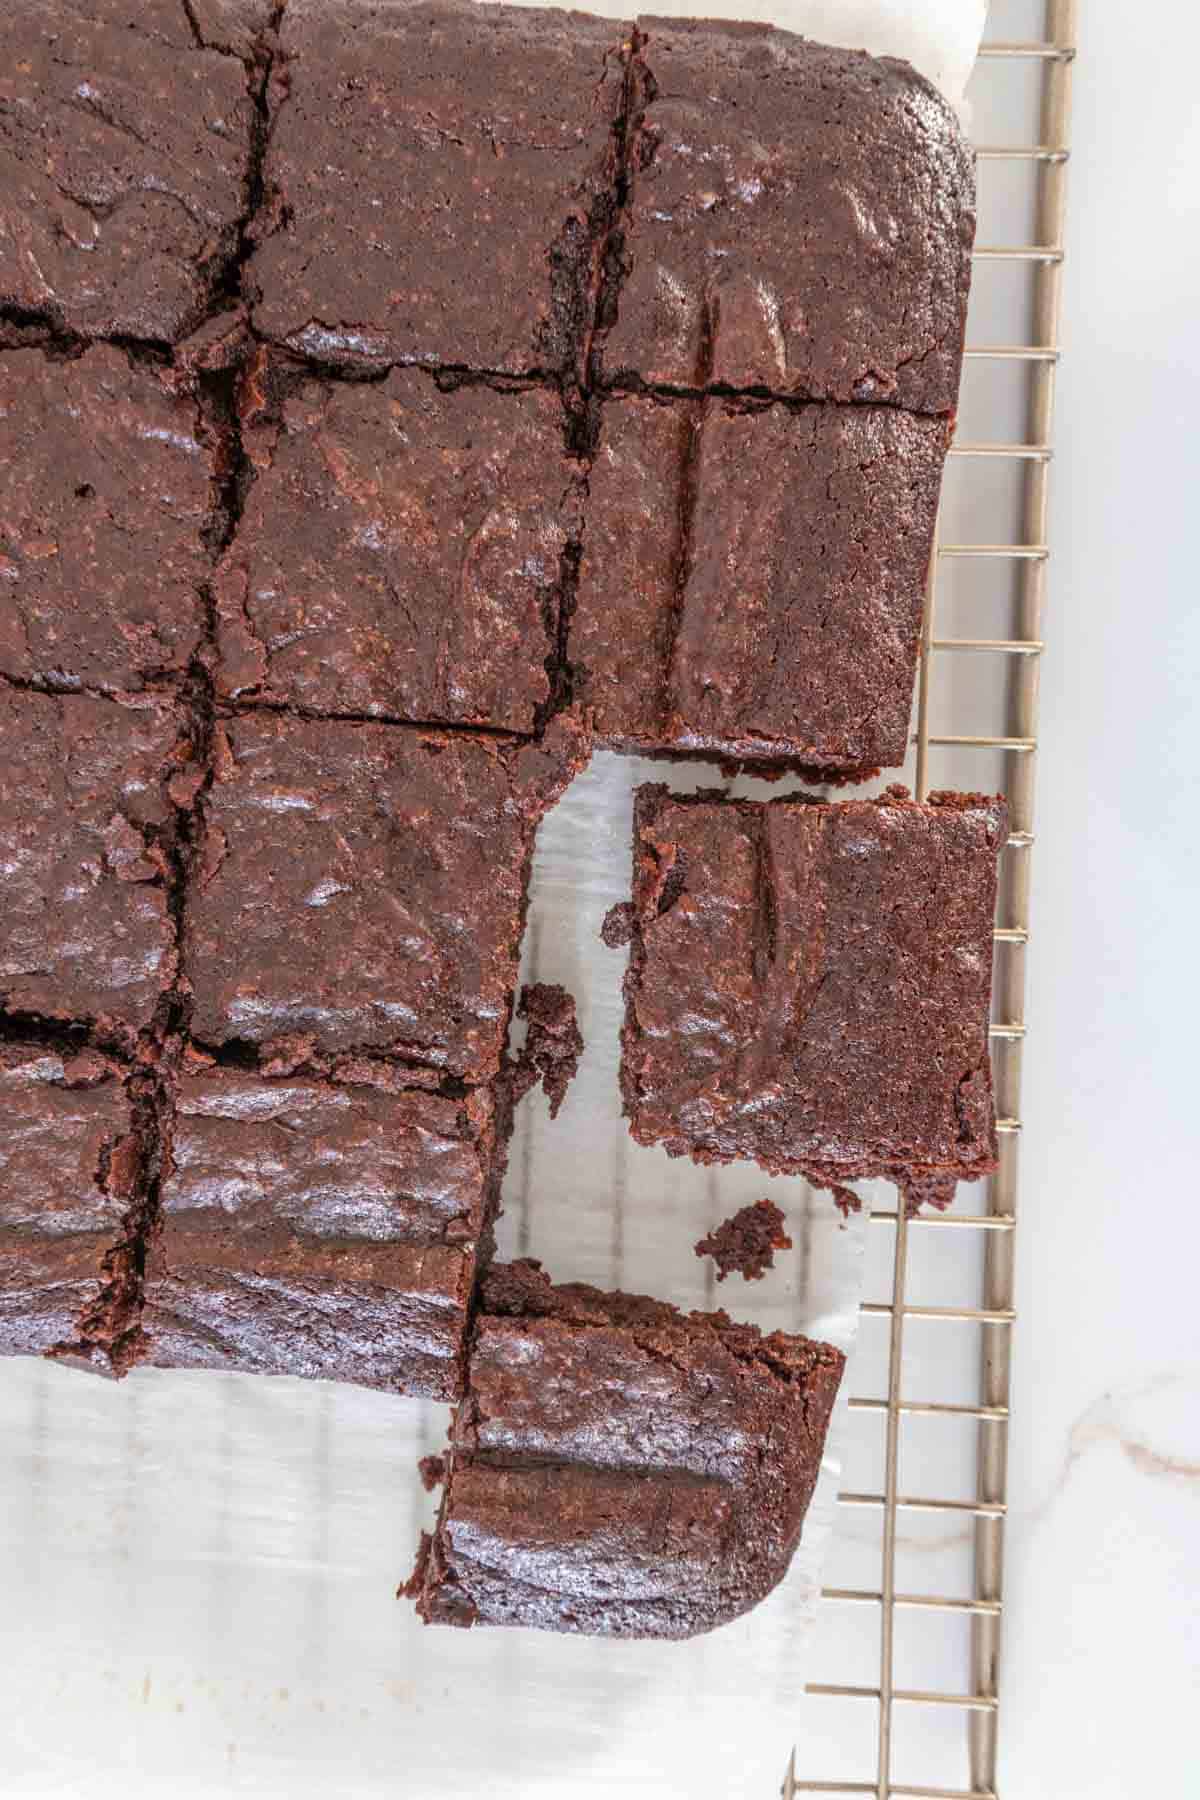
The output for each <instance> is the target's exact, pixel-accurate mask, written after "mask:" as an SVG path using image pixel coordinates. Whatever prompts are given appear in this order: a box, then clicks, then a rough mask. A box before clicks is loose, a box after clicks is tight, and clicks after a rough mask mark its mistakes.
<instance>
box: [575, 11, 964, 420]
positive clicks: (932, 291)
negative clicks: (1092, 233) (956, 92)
mask: <svg viewBox="0 0 1200 1800" xmlns="http://www.w3.org/2000/svg"><path fill="white" fill-rule="evenodd" d="M639 30H640V31H641V33H642V37H643V41H642V45H641V49H640V52H639V58H638V62H639V77H640V80H639V87H640V95H641V98H642V100H643V108H642V110H641V112H640V115H639V117H638V122H637V126H636V129H635V131H634V133H633V135H632V141H631V145H630V158H629V160H630V167H631V177H632V180H631V193H630V197H629V200H628V203H627V205H626V207H625V209H624V213H623V217H622V232H623V262H624V267H625V277H624V281H623V284H622V288H621V293H620V299H619V308H618V312H617V318H616V322H615V323H614V324H613V326H612V329H611V331H610V332H609V333H608V336H607V341H606V343H605V346H604V364H605V372H606V375H607V377H608V379H610V380H613V379H616V380H635V381H643V382H649V383H654V384H659V383H666V384H669V385H673V386H677V387H689V388H697V387H705V386H708V385H709V384H710V383H719V384H724V385H728V386H730V387H735V388H741V389H747V388H757V389H763V390H768V391H770V392H771V393H776V394H792V395H799V396H802V397H806V398H815V399H829V400H847V401H849V400H886V401H891V402H894V403H896V404H898V405H902V406H907V407H912V408H914V409H916V410H917V411H921V412H938V413H946V412H950V411H952V410H953V408H954V405H955V402H956V399H957V395H958V380H959V370H960V365H961V358H962V342H963V328H964V323H965V319H966V305H967V289H968V284H969V281H970V267H971V265H970V256H971V245H972V242H973V239H974V231H975V182H974V172H973V166H972V159H971V153H970V150H969V149H968V147H967V145H966V143H965V141H964V139H963V136H962V133H961V131H960V129H959V126H958V123H957V120H956V119H955V117H954V114H953V111H952V110H951V108H950V106H949V105H948V104H947V102H946V101H945V100H944V99H943V98H942V97H941V95H940V94H938V93H937V91H936V90H935V89H934V88H933V87H931V86H930V84H929V83H928V82H927V81H925V80H923V79H922V77H921V76H919V75H917V74H916V73H915V72H914V71H913V70H912V69H911V68H909V66H908V65H907V64H906V63H900V62H895V61H893V60H891V59H889V58H873V57H869V56H866V55H864V54H863V53H862V52H860V51H853V50H835V49H829V48H827V47H826V46H824V45H821V44H814V43H811V42H808V41H806V40H804V39H802V38H798V37H795V36H793V35H792V34H791V33H790V32H784V31H777V30H775V29H774V28H773V27H771V26H769V25H747V24H742V25H738V24H726V23H724V22H722V21H718V20H711V21H697V20H675V19H655V18H643V19H640V20H639Z"/></svg>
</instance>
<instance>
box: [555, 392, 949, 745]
mask: <svg viewBox="0 0 1200 1800" xmlns="http://www.w3.org/2000/svg"><path fill="white" fill-rule="evenodd" d="M603 413H604V419H603V431H602V435H601V438H600V443H599V447H598V450H597V453H596V458H595V462H594V464H593V467H592V470H591V475H590V480H589V502H588V508H587V515H586V522H585V529H584V536H583V552H582V558H581V561H580V567H579V582H578V598H577V602H576V606H575V611H574V614H573V618H572V623H571V630H570V639H569V654H570V659H571V663H572V666H573V669H574V675H575V693H576V697H577V699H578V700H579V701H580V703H581V704H582V705H583V706H584V708H585V709H587V711H588V712H589V714H590V716H591V717H592V719H593V721H594V723H595V727H596V731H597V735H598V737H599V738H600V740H601V741H602V742H605V743H608V744H610V745H612V746H614V747H616V748H618V749H623V750H633V751H649V752H685V751H693V752H698V751H708V752H710V753H712V754H713V755H715V756H720V757H728V758H735V759H738V760H745V761H762V762H767V763H791V764H796V765H799V766H802V767H806V768H810V769H814V770H826V771H829V772H831V773H833V774H836V775H838V776H842V777H846V776H853V775H861V774H863V773H870V772H874V771H875V770H877V769H879V768H881V767H895V766H898V765H899V764H901V763H902V762H903V761H904V757H905V752H906V748H907V739H908V722H909V714H910V711H911V707H912V691H913V681H914V677H915V673H916V663H917V652H918V647H919V644H920V636H921V619H922V614H923V609H924V595H925V582H926V576H927V573H928V567H929V555H930V550H931V547H932V542H933V530H934V523H935V520H936V517H937V506H938V489H939V485H940V481H941V473H942V464H943V461H944V459H945V455H946V449H947V438H948V433H947V427H946V425H945V423H944V421H942V420H941V419H934V418H922V417H918V416H917V415H915V414H912V413H906V412H901V411H898V410H896V409H895V408H890V407H880V406H800V407H794V406H790V405H772V406H767V407H750V408H747V407H746V406H745V405H744V404H742V403H737V402H731V401H727V400H716V399H711V400H706V401H659V400H655V399H650V398H642V397H633V396H630V397H629V398H627V399H625V400H623V401H621V402H617V403H610V404H608V405H606V406H605V407H604V409H603Z"/></svg>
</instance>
